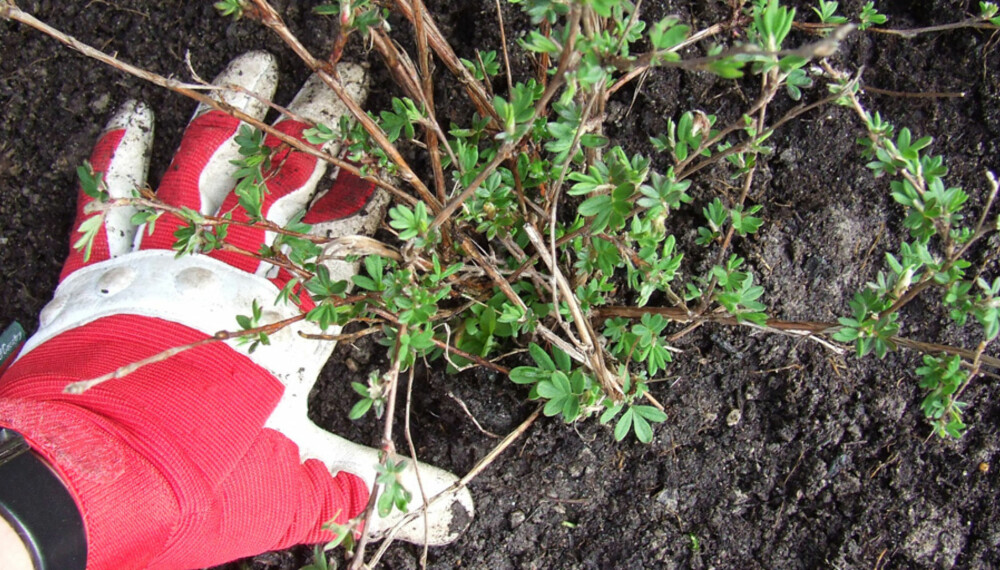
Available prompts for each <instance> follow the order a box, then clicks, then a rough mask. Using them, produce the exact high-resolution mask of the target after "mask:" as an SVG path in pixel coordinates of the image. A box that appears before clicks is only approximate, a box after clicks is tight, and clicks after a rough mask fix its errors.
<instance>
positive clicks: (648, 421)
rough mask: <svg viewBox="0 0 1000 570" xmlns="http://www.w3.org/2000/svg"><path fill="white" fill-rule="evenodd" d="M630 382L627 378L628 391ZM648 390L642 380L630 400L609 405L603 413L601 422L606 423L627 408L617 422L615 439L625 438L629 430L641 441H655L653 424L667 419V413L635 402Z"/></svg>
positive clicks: (626, 388)
mask: <svg viewBox="0 0 1000 570" xmlns="http://www.w3.org/2000/svg"><path fill="white" fill-rule="evenodd" d="M629 384H630V382H629V380H628V379H626V381H625V391H626V392H628V391H629V389H630V385H629ZM647 390H648V388H647V387H646V385H645V384H643V383H641V382H640V383H638V384H636V387H635V391H634V392H632V397H631V398H630V399H629V401H628V402H619V403H617V404H614V405H612V406H609V407H608V408H607V409H606V410H605V411H604V413H603V414H601V423H602V424H606V423H608V422H610V421H611V420H613V419H615V416H617V415H618V414H619V413H620V412H621V411H622V410H625V413H624V414H622V416H621V417H620V418H618V420H617V421H616V422H615V441H621V440H623V439H625V436H627V435H628V434H629V431H631V432H632V433H634V434H635V438H636V439H638V440H639V441H640V442H642V443H649V442H651V441H653V426H652V424H658V423H663V422H665V421H667V414H666V413H665V412H663V411H662V410H660V409H659V408H656V407H654V406H648V405H645V404H636V403H634V402H635V401H636V400H637V399H639V398H641V397H642V395H643V394H645V393H646V391H647Z"/></svg>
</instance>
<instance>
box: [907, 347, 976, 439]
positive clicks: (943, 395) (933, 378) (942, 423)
mask: <svg viewBox="0 0 1000 570" xmlns="http://www.w3.org/2000/svg"><path fill="white" fill-rule="evenodd" d="M923 360H924V365H923V366H921V367H920V368H917V375H918V376H920V387H921V388H923V389H925V390H927V391H928V393H927V396H926V397H924V400H923V402H921V403H920V407H921V409H923V411H924V415H926V416H927V418H928V419H929V420H931V425H932V426H933V428H934V433H936V434H937V435H938V436H940V437H953V438H959V437H962V433H963V432H964V431H965V429H966V427H967V426H966V425H965V423H964V422H963V421H962V411H963V410H964V409H965V408H966V406H967V404H966V403H965V402H961V401H959V400H956V399H955V398H956V397H957V396H958V394H959V393H960V391H961V389H962V388H963V387H964V386H965V384H966V383H967V382H968V380H969V373H968V372H966V371H965V370H963V369H962V358H961V357H959V356H944V355H942V356H934V355H931V354H925V355H924V359H923Z"/></svg>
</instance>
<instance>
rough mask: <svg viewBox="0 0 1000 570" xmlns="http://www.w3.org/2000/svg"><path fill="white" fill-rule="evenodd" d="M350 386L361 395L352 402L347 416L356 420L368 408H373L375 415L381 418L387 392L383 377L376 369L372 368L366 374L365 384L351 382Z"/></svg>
mask: <svg viewBox="0 0 1000 570" xmlns="http://www.w3.org/2000/svg"><path fill="white" fill-rule="evenodd" d="M351 388H352V389H354V391H355V392H357V394H358V395H359V396H361V399H360V400H358V401H357V403H355V404H354V406H353V407H352V408H351V411H350V413H349V414H348V415H347V417H348V418H350V419H352V420H356V419H359V418H361V417H363V416H364V415H365V414H367V413H368V410H372V409H374V410H375V417H376V418H377V419H381V418H382V414H383V413H384V412H385V404H386V397H387V396H388V394H387V390H386V385H385V378H383V377H382V375H381V374H379V372H378V370H373V371H372V372H371V373H370V374H369V375H368V384H367V385H365V384H362V383H361V382H351Z"/></svg>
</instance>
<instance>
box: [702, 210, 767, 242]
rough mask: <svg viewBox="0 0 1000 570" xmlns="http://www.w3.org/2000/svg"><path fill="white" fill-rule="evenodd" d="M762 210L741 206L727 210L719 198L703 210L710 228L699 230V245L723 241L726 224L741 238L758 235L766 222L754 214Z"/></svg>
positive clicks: (704, 227) (703, 227)
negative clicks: (758, 231)
mask: <svg viewBox="0 0 1000 570" xmlns="http://www.w3.org/2000/svg"><path fill="white" fill-rule="evenodd" d="M761 208H762V206H760V205H756V206H751V207H750V208H746V209H744V207H743V206H739V205H738V206H736V207H735V208H726V207H725V205H723V204H722V200H720V199H719V198H715V199H713V200H712V201H711V202H710V203H709V204H708V205H707V206H705V207H704V208H703V209H702V214H703V215H704V216H705V221H707V222H708V226H707V227H706V226H701V227H699V228H698V239H697V240H696V241H697V243H698V244H699V245H705V246H707V245H711V244H712V243H714V242H716V241H718V240H719V239H721V238H722V231H723V229H725V227H726V222H729V223H730V224H731V225H732V227H733V229H734V230H735V231H736V233H737V234H739V235H740V237H743V236H746V235H749V234H755V233H757V230H759V229H760V227H761V226H762V225H763V224H764V220H762V219H761V218H758V217H756V216H754V214H756V213H757V212H759V211H760V210H761Z"/></svg>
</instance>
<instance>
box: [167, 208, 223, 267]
mask: <svg viewBox="0 0 1000 570" xmlns="http://www.w3.org/2000/svg"><path fill="white" fill-rule="evenodd" d="M176 215H177V216H178V217H179V218H180V219H181V222H182V225H181V226H180V227H178V228H177V229H176V230H174V240H175V241H174V244H173V249H174V251H176V252H177V257H181V256H183V255H192V254H195V253H209V252H211V251H215V250H217V249H221V248H222V245H223V244H224V243H225V241H226V236H227V235H228V234H229V226H228V225H227V224H225V223H223V224H218V225H208V224H206V222H207V219H206V218H205V216H203V215H201V214H199V213H198V212H197V211H195V210H192V209H191V208H188V207H186V206H185V207H183V208H181V211H180V212H179V213H178V214H176ZM223 219H227V220H229V219H232V214H230V213H226V214H225V215H223Z"/></svg>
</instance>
